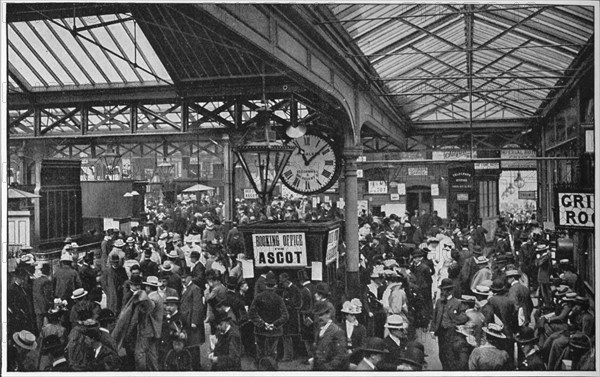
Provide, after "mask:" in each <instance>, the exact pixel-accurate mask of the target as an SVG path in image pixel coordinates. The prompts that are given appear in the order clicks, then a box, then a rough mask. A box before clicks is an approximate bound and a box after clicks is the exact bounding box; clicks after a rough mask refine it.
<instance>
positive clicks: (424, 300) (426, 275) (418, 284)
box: [411, 248, 433, 328]
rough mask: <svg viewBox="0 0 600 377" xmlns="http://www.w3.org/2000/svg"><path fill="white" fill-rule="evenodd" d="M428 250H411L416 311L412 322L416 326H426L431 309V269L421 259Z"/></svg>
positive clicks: (429, 318)
mask: <svg viewBox="0 0 600 377" xmlns="http://www.w3.org/2000/svg"><path fill="white" fill-rule="evenodd" d="M428 250H429V249H427V248H425V249H423V250H421V249H417V250H415V251H414V252H413V263H412V266H411V271H412V273H413V274H414V276H415V289H414V294H415V297H414V303H413V305H414V308H415V311H416V313H415V317H416V321H415V323H414V326H415V327H416V328H419V327H427V325H428V324H429V321H430V320H431V315H432V311H433V307H432V303H431V285H432V284H433V280H432V278H431V275H432V274H433V270H432V269H431V268H430V267H429V266H428V265H427V263H425V262H424V260H423V258H424V257H425V255H426V252H427V251H428Z"/></svg>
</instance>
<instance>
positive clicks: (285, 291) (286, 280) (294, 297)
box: [279, 272, 302, 361]
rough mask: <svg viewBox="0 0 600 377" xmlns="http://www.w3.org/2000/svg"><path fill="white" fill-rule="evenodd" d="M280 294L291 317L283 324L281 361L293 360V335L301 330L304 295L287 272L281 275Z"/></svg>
mask: <svg viewBox="0 0 600 377" xmlns="http://www.w3.org/2000/svg"><path fill="white" fill-rule="evenodd" d="M279 294H280V295H281V298H282V299H283V302H284V304H285V308H286V309H287V312H288V315H289V317H290V318H289V319H288V320H287V322H286V323H285V324H284V325H283V358H282V359H281V361H292V359H293V358H294V347H293V342H292V337H293V336H294V337H295V336H297V335H298V331H299V317H298V315H299V311H300V308H301V306H302V295H301V294H300V290H299V289H298V287H296V286H295V285H294V284H292V282H291V281H290V277H289V275H288V274H287V273H286V272H283V273H282V274H281V275H279Z"/></svg>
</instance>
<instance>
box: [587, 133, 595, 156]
mask: <svg viewBox="0 0 600 377" xmlns="http://www.w3.org/2000/svg"><path fill="white" fill-rule="evenodd" d="M594 148H595V142H594V130H585V152H586V153H594Z"/></svg>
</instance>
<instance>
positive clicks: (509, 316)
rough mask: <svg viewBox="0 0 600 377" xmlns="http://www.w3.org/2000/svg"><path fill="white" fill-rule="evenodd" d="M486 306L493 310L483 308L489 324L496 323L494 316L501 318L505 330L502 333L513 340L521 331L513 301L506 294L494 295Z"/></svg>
mask: <svg viewBox="0 0 600 377" xmlns="http://www.w3.org/2000/svg"><path fill="white" fill-rule="evenodd" d="M485 306H489V307H490V308H491V309H492V310H491V311H489V310H488V309H484V308H485V307H484V308H482V310H481V312H482V313H484V315H485V319H486V321H487V323H494V314H495V315H497V316H498V318H500V320H501V321H502V324H503V325H504V329H503V330H502V332H504V334H505V335H506V336H507V337H509V338H512V337H513V335H514V334H515V333H516V332H517V331H518V330H519V329H518V326H519V325H518V321H517V311H516V310H515V305H514V304H513V301H512V300H511V299H510V298H509V297H508V296H507V295H505V294H501V295H494V296H492V297H490V298H489V299H488V301H487V304H486V305H485Z"/></svg>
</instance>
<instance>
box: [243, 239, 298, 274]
mask: <svg viewBox="0 0 600 377" xmlns="http://www.w3.org/2000/svg"><path fill="white" fill-rule="evenodd" d="M252 247H253V249H254V261H255V262H256V267H257V268H260V267H304V266H306V237H305V234H304V233H259V234H253V235H252Z"/></svg>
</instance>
